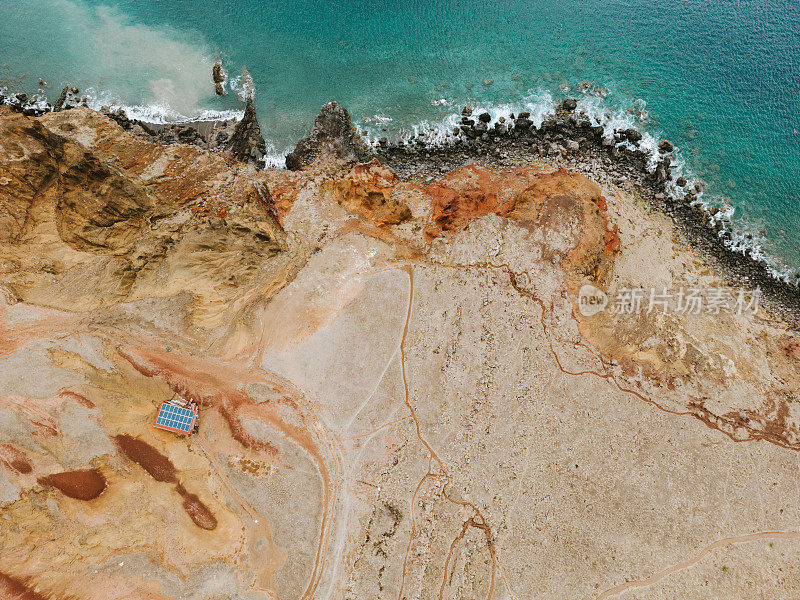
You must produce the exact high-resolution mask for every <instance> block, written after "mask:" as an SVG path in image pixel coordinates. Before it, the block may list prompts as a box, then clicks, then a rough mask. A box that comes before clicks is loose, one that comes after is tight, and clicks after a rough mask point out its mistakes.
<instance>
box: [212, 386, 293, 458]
mask: <svg viewBox="0 0 800 600" xmlns="http://www.w3.org/2000/svg"><path fill="white" fill-rule="evenodd" d="M251 404H252V401H251V400H250V399H249V398H247V397H236V396H234V397H232V398H230V399H227V400H226V401H225V402H223V403H222V404H221V405H220V407H219V412H220V414H221V415H222V416H223V417H224V419H225V420H226V421H227V423H228V427H229V428H230V431H231V436H232V437H233V439H235V440H236V441H237V442H239V443H240V444H241V445H242V446H244V447H245V448H249V449H251V450H256V451H259V452H266V453H268V454H270V455H271V456H278V454H279V453H278V449H277V448H276V447H275V446H273V445H272V444H270V443H269V442H265V441H263V440H259V439H257V438H256V437H254V436H252V435H250V434H249V433H248V432H247V431H245V430H244V427H243V426H242V420H241V418H240V416H239V414H238V412H239V411H240V410H241V409H242V407H243V406H245V405H251Z"/></svg>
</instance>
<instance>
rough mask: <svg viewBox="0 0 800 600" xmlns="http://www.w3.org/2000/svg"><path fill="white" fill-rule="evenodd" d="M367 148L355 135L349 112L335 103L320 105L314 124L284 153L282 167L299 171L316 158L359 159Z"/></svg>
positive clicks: (347, 161)
mask: <svg viewBox="0 0 800 600" xmlns="http://www.w3.org/2000/svg"><path fill="white" fill-rule="evenodd" d="M368 157H369V150H368V149H367V147H366V145H365V144H364V142H363V141H362V140H361V138H360V137H359V135H358V131H356V128H355V126H354V125H353V121H352V119H351V118H350V113H349V112H347V109H346V108H344V107H342V106H340V105H339V104H337V103H336V102H329V103H328V104H326V105H325V106H323V107H322V110H321V111H320V113H319V115H317V119H316V121H315V122H314V127H312V128H311V131H310V132H309V134H308V135H307V136H306V137H304V138H303V139H302V140H300V141H299V142H298V144H297V146H296V147H295V149H294V151H293V152H290V153H289V154H288V155H287V156H286V168H287V169H289V170H292V171H299V170H300V169H303V168H305V167H307V166H309V165H310V164H312V163H313V162H315V161H317V160H326V161H332V162H337V163H352V162H363V161H364V160H366V159H367V158H368Z"/></svg>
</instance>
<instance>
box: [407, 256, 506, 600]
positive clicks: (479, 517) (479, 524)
mask: <svg viewBox="0 0 800 600" xmlns="http://www.w3.org/2000/svg"><path fill="white" fill-rule="evenodd" d="M404 270H405V271H406V273H408V279H409V293H408V294H409V295H408V312H407V313H406V321H405V325H404V327H403V337H402V339H401V341H400V358H401V361H400V364H401V371H402V375H403V388H404V391H405V404H406V406H407V407H408V410H409V411H410V413H411V418H412V419H413V421H414V427H415V430H416V435H417V438H418V439H419V441H420V443H421V444H422V445H423V446H424V447H425V449H426V450H427V451H428V470H427V472H426V473H425V475H424V476H423V477H422V479H421V480H420V482H419V483H418V484H417V487H416V489H415V490H414V493H413V494H412V496H411V501H410V506H411V535H410V537H409V540H408V546H407V547H406V552H405V556H404V557H403V571H402V578H401V580H400V590H399V591H398V594H397V598H398V600H403V598H404V596H403V590H404V588H405V583H406V582H405V579H406V574H407V570H408V556H409V554H410V553H411V547H412V546H413V544H414V539H415V538H416V535H417V522H416V519H415V517H414V506H415V505H416V499H417V495H418V494H419V491H420V489H421V488H422V486H423V485H424V483H425V482H426V481H427V480H428V479H430V478H433V479H434V480H437V481H438V482H440V484H441V492H440V493H441V494H442V497H444V498H445V499H446V500H447V501H448V502H450V503H452V504H454V505H456V506H461V507H466V508H469V509H471V510H472V511H473V512H474V513H475V514H474V515H473V516H472V517H470V518H469V519H467V521H466V522H464V523H463V524H462V530H461V532H460V533H459V534H458V535H457V536H456V538H455V539H454V540H453V542H452V543H451V544H450V551H449V552H448V555H447V558H446V560H445V564H444V567H443V570H444V575H443V581H442V585H441V589H440V594H439V597H440V598H441V597H442V595H443V594H444V588H445V586H446V584H447V579H448V576H447V570H448V566H449V564H450V560H451V559H452V554H453V551H454V550H455V547H456V545H457V544H458V542H459V541H460V540H461V539H462V538H463V537H464V535H465V534H466V531H467V530H468V529H469V528H470V527H474V528H476V529H479V530H480V531H482V532H483V533H484V535H485V537H486V546H487V548H488V550H489V555H490V557H491V561H492V569H491V574H490V579H489V592H488V594H487V595H486V599H487V600H491V599H492V598H493V597H494V589H495V578H496V575H497V572H498V571H500V577H501V578H502V579H503V583H504V584H505V587H506V590H507V591H508V593H509V596H510V597H511V598H512V599H515V598H516V596H514V594H513V593H512V591H511V588H510V586H509V584H508V581H507V580H506V578H505V576H504V575H503V573H502V569H501V568H500V564H499V561H498V558H497V553H496V550H495V546H494V536H493V535H492V530H491V528H490V527H489V525H488V523H487V522H486V519H485V518H484V516H483V514H482V513H481V511H480V509H478V507H477V506H475V505H474V504H473V503H471V502H466V501H462V500H455V499H454V498H452V497H451V496H450V495H449V494H448V493H447V491H446V490H447V486H448V485H450V483H451V477H450V475H449V474H448V473H447V471H446V469H445V466H444V462H443V461H442V459H441V458H440V457H439V455H438V454H437V453H436V451H435V450H434V449H433V448H432V447H431V445H430V444H429V443H428V441H427V440H426V439H425V438H424V436H423V435H422V429H421V427H420V423H419V419H418V418H417V413H416V410H415V409H414V406H413V405H412V404H411V400H410V395H409V386H408V378H407V375H406V347H405V346H406V339H407V338H408V327H409V324H410V322H411V314H412V312H413V306H414V267H413V266H412V265H406V266H405V267H404ZM434 463H435V464H436V467H437V470H438V472H434V470H433V465H434Z"/></svg>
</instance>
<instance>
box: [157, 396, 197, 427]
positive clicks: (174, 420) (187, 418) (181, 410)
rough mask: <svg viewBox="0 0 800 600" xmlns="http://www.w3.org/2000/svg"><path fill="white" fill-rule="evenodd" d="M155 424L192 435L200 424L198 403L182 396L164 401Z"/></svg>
mask: <svg viewBox="0 0 800 600" xmlns="http://www.w3.org/2000/svg"><path fill="white" fill-rule="evenodd" d="M153 426H154V427H158V428H159V429H164V430H165V431H171V432H172V433H179V434H181V435H191V434H192V433H195V432H196V431H197V428H198V426H199V421H198V413H197V404H195V403H194V402H192V401H191V400H185V399H183V398H181V397H177V398H173V399H172V400H167V401H166V402H162V403H161V406H160V407H159V409H158V416H157V417H156V422H155V423H153Z"/></svg>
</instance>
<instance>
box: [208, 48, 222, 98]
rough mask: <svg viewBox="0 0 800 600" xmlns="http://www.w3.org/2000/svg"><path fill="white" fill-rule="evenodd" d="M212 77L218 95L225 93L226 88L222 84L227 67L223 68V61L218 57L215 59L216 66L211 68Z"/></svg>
mask: <svg viewBox="0 0 800 600" xmlns="http://www.w3.org/2000/svg"><path fill="white" fill-rule="evenodd" d="M211 78H212V79H213V80H214V88H215V90H214V91H215V92H216V94H217V96H224V95H225V88H224V87H223V86H222V84H223V82H224V81H225V69H223V68H222V62H221V61H220V59H219V56H218V57H217V60H216V61H214V68H213V69H212V70H211Z"/></svg>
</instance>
